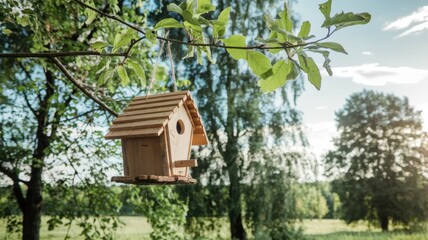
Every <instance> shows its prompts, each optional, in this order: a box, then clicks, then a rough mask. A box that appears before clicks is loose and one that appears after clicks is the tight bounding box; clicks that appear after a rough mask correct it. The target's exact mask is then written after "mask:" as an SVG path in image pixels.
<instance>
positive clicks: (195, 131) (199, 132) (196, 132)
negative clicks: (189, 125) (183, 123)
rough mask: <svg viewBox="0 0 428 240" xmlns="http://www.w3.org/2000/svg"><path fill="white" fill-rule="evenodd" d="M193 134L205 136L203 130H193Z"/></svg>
mask: <svg viewBox="0 0 428 240" xmlns="http://www.w3.org/2000/svg"><path fill="white" fill-rule="evenodd" d="M193 133H194V134H205V132H204V130H203V129H195V130H193Z"/></svg>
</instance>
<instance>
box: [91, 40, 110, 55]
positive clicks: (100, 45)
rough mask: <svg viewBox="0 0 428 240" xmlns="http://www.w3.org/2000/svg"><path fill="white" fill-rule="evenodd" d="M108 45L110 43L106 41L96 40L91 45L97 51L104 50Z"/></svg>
mask: <svg viewBox="0 0 428 240" xmlns="http://www.w3.org/2000/svg"><path fill="white" fill-rule="evenodd" d="M107 46H108V43H105V42H94V43H92V44H91V47H92V48H93V49H94V50H95V51H96V52H99V53H100V52H102V51H103V50H104V48H105V47H107Z"/></svg>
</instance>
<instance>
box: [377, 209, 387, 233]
mask: <svg viewBox="0 0 428 240" xmlns="http://www.w3.org/2000/svg"><path fill="white" fill-rule="evenodd" d="M379 222H380V227H381V229H382V232H388V225H389V218H388V216H387V215H386V214H382V213H380V214H379Z"/></svg>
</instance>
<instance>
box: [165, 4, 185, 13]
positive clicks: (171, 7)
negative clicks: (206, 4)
mask: <svg viewBox="0 0 428 240" xmlns="http://www.w3.org/2000/svg"><path fill="white" fill-rule="evenodd" d="M166 9H167V10H168V11H170V12H176V13H178V14H180V15H183V9H181V7H179V6H178V5H177V4H175V3H170V4H168V6H167V7H166Z"/></svg>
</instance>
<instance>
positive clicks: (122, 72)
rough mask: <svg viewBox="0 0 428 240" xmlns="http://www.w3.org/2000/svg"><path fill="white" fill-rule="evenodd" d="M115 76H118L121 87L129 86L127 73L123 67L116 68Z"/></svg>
mask: <svg viewBox="0 0 428 240" xmlns="http://www.w3.org/2000/svg"><path fill="white" fill-rule="evenodd" d="M117 75H119V78H120V80H121V82H122V86H124V87H125V86H126V85H128V84H129V82H130V80H129V77H128V73H126V69H125V68H124V67H123V66H119V67H117Z"/></svg>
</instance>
